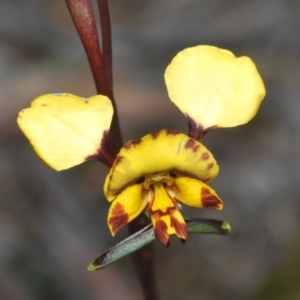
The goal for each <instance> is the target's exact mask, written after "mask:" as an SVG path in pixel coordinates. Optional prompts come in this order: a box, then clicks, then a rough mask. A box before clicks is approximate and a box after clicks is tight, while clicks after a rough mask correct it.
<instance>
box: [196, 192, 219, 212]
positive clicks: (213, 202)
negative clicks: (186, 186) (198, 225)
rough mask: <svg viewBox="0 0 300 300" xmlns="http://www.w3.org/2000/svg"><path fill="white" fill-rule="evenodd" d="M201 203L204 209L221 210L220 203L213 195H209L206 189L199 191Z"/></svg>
mask: <svg viewBox="0 0 300 300" xmlns="http://www.w3.org/2000/svg"><path fill="white" fill-rule="evenodd" d="M200 196H201V201H202V205H203V207H205V208H212V209H221V208H222V201H221V200H220V199H219V198H218V197H217V196H215V195H213V194H211V192H210V190H209V189H208V188H205V187H203V188H202V189H201V195H200Z"/></svg>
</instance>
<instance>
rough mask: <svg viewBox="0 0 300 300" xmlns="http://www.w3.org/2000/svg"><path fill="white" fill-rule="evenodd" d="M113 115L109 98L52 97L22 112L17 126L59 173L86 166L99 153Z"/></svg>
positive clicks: (32, 104)
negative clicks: (81, 164)
mask: <svg viewBox="0 0 300 300" xmlns="http://www.w3.org/2000/svg"><path fill="white" fill-rule="evenodd" d="M112 115H113V108H112V104H111V101H110V100H109V99H108V98H107V97H106V96H102V95H97V96H93V97H90V98H88V99H83V98H80V97H78V96H74V95H71V94H49V95H43V96H40V97H38V98H36V99H35V100H34V101H33V102H32V103H31V107H30V108H27V109H23V110H22V111H21V112H20V113H19V117H18V119H17V122H18V125H19V127H20V128H21V130H22V131H23V133H24V134H25V136H26V137H27V138H28V139H29V141H30V143H31V144H32V146H33V148H34V149H35V151H36V152H37V154H38V155H39V156H40V157H41V158H42V159H43V160H44V161H45V162H46V163H47V164H48V165H49V166H50V167H51V168H53V169H55V170H57V171H60V170H64V169H68V168H71V167H73V166H75V165H78V164H80V163H82V162H84V161H85V160H86V158H87V157H88V156H90V155H93V154H95V153H97V151H99V150H100V144H101V140H102V138H103V135H104V133H105V131H108V130H109V127H110V123H111V119H112Z"/></svg>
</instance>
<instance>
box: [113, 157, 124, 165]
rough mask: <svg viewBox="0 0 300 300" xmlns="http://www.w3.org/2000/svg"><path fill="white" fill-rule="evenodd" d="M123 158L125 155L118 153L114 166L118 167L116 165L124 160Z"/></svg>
mask: <svg viewBox="0 0 300 300" xmlns="http://www.w3.org/2000/svg"><path fill="white" fill-rule="evenodd" d="M123 158H124V157H123V156H122V155H118V156H117V158H116V160H115V166H114V167H116V165H118V164H119V163H121V162H122V160H123Z"/></svg>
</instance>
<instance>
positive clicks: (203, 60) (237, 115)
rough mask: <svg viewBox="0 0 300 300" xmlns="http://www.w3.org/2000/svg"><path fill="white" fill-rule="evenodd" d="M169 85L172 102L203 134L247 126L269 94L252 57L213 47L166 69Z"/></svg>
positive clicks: (182, 56)
mask: <svg viewBox="0 0 300 300" xmlns="http://www.w3.org/2000/svg"><path fill="white" fill-rule="evenodd" d="M165 82H166V85H167V89H168V94H169V97H170V99H171V101H172V102H174V104H175V105H176V106H178V108H179V109H180V110H181V111H182V112H183V113H184V114H185V116H186V117H187V118H189V121H190V123H191V122H193V123H196V124H197V126H198V127H202V129H203V131H205V130H207V129H209V128H211V127H213V128H214V127H233V126H237V125H241V124H244V123H247V122H248V121H249V120H251V119H252V118H253V117H254V116H255V114H256V112H257V110H258V108H259V106H260V103H261V101H262V99H263V98H264V96H265V93H266V92H265V87H264V84H263V81H262V79H261V77H260V75H259V73H258V71H257V69H256V66H255V64H254V63H253V62H252V60H251V59H250V58H249V57H245V56H243V57H239V58H237V57H235V56H234V55H233V54H232V53H231V52H230V51H227V50H223V49H219V48H217V47H212V46H196V47H192V48H187V49H185V50H183V51H181V52H179V53H178V54H177V55H176V56H175V57H174V59H173V60H172V62H171V63H170V65H169V66H168V67H167V69H166V72H165Z"/></svg>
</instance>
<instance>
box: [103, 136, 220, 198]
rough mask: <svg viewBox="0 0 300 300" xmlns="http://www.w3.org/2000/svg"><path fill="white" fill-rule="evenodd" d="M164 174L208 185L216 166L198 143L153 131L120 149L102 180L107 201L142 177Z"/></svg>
mask: <svg viewBox="0 0 300 300" xmlns="http://www.w3.org/2000/svg"><path fill="white" fill-rule="evenodd" d="M164 171H171V172H174V173H177V174H180V175H185V176H188V177H193V178H197V179H199V180H201V181H205V182H207V181H209V180H212V179H213V178H215V177H216V176H217V174H218V172H219V167H218V165H217V162H216V161H215V159H214V157H213V155H212V154H211V153H210V152H209V151H208V150H207V149H206V147H205V146H203V145H202V144H201V143H199V142H198V141H196V140H194V139H192V138H189V137H188V136H186V135H184V134H182V133H179V132H175V131H168V130H160V131H156V132H154V133H152V134H149V135H147V136H145V137H143V138H142V139H141V140H139V141H130V142H128V143H127V144H125V145H124V146H123V147H122V149H121V150H120V152H119V154H118V156H117V159H116V160H115V163H114V165H113V167H112V168H111V170H110V172H109V174H108V175H107V177H106V179H105V184H104V193H105V195H106V198H107V199H108V200H109V201H111V200H113V199H114V198H115V196H117V195H118V194H119V193H120V192H121V191H122V190H123V189H124V188H126V187H127V186H129V185H131V184H132V183H135V182H136V181H137V180H138V179H140V178H142V177H143V176H145V175H147V174H153V173H156V172H164Z"/></svg>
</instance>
